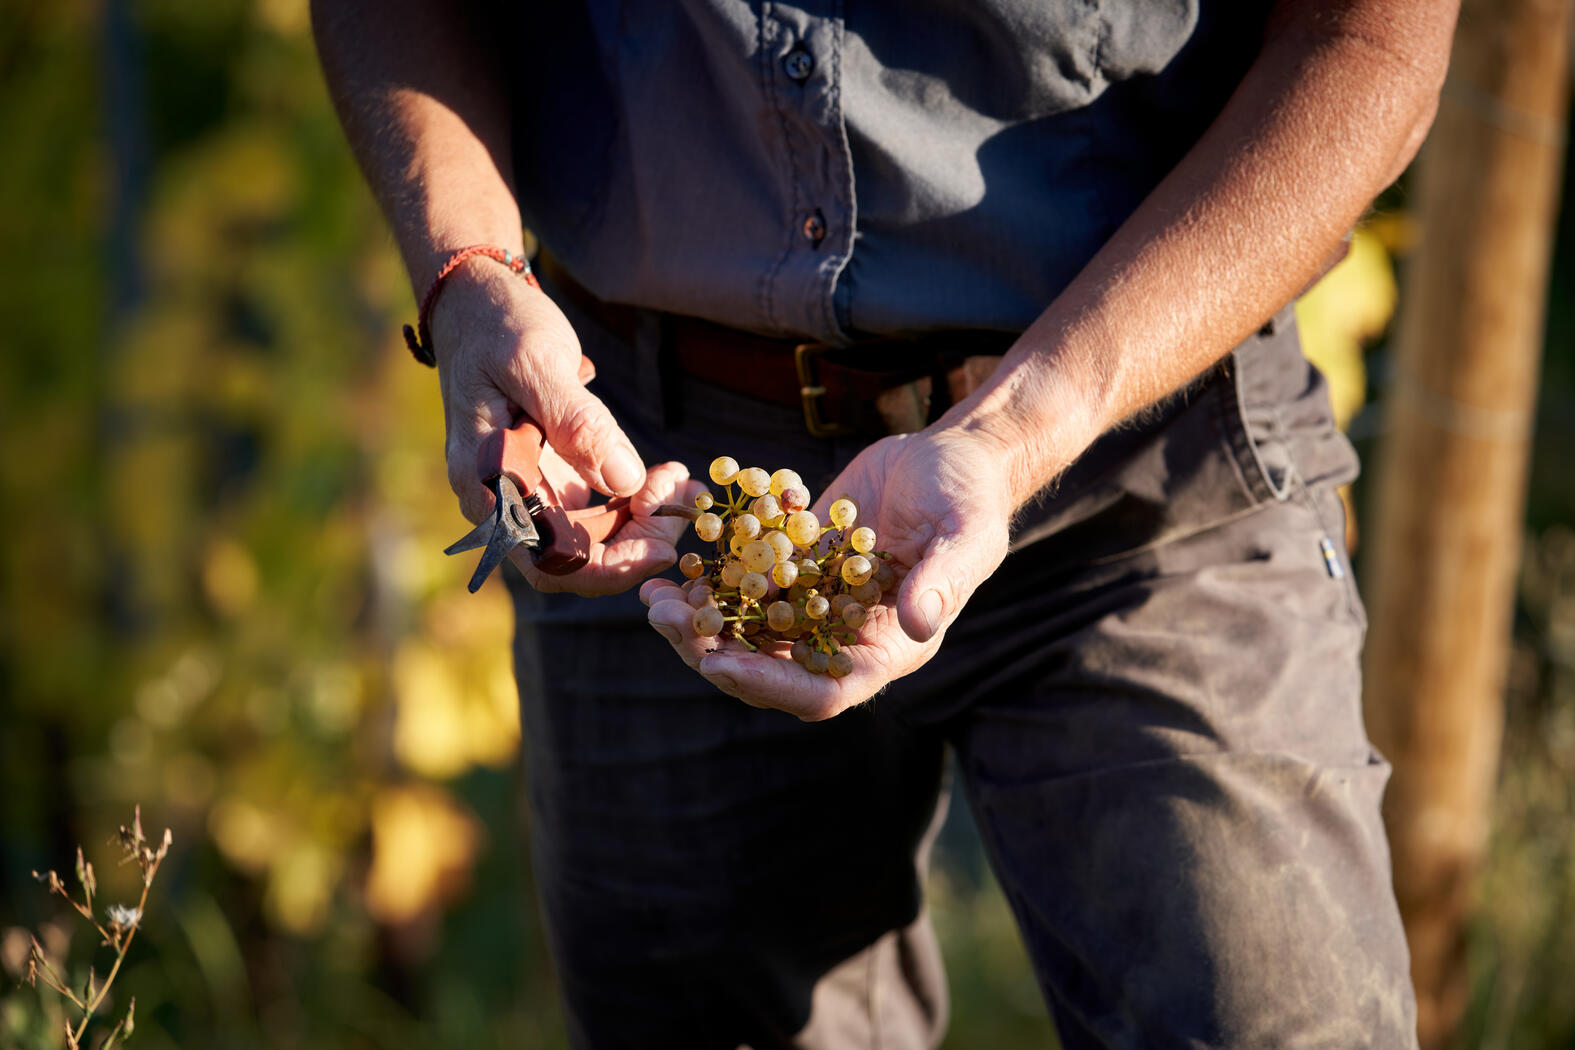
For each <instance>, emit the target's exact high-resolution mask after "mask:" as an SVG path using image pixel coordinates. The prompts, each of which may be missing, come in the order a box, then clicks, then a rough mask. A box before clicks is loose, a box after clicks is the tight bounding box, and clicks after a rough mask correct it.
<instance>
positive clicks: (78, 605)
mask: <svg viewBox="0 0 1575 1050" xmlns="http://www.w3.org/2000/svg"><path fill="white" fill-rule="evenodd" d="M0 92H3V95H0V97H3V98H4V100H5V101H4V103H3V105H0V135H3V137H4V140H5V141H7V142H10V143H13V144H15V143H21V144H25V145H24V146H23V147H22V148H13V149H12V150H11V151H10V152H9V155H8V163H7V164H5V165H0V202H3V203H0V249H3V251H4V253H5V257H6V258H7V259H8V260H10V265H9V267H8V279H7V280H6V281H5V282H0V316H3V317H4V318H5V325H4V326H3V328H0V347H3V349H4V352H3V353H0V442H3V448H4V452H5V454H4V455H3V456H0V511H3V512H4V514H5V520H6V523H7V528H6V538H7V542H6V543H5V544H3V545H0V711H3V717H4V721H3V723H0V724H3V726H4V731H3V732H0V827H3V829H4V834H3V836H0V966H3V968H4V972H5V976H6V978H7V981H8V983H9V982H14V980H15V978H16V975H17V970H16V965H15V959H16V953H15V951H14V948H15V945H16V943H17V941H16V936H17V930H18V929H19V928H20V927H21V926H31V927H33V928H35V929H40V930H41V931H42V932H43V935H44V939H45V941H46V942H49V945H48V946H49V949H50V951H51V952H52V953H55V954H57V955H61V956H63V955H65V953H66V949H67V948H68V947H69V944H68V940H69V937H70V929H69V926H68V925H66V924H64V923H62V922H60V921H59V916H58V915H57V914H56V913H55V912H53V911H52V910H51V909H50V907H49V905H48V901H47V899H46V898H45V897H44V895H43V894H41V893H40V892H38V887H37V886H36V885H34V884H33V883H32V882H31V880H30V879H28V878H27V875H26V873H27V872H29V871H30V870H32V869H34V868H37V869H46V868H49V867H59V866H60V865H62V864H64V863H66V861H67V860H68V858H69V857H70V856H71V855H72V851H73V849H74V845H75V843H76V842H78V841H80V842H82V843H84V844H86V845H87V846H88V848H89V849H88V852H89V859H90V860H92V861H94V862H96V863H97V866H98V869H99V871H100V872H101V881H102V883H103V889H102V892H103V894H104V900H105V901H119V900H125V899H128V898H133V896H134V892H135V879H134V876H133V875H132V874H131V873H128V872H126V871H125V870H124V869H117V868H116V867H115V866H114V864H113V863H111V861H112V860H113V856H114V847H113V846H112V845H111V844H110V837H111V833H112V831H113V829H114V828H115V826H116V823H117V820H118V818H119V817H120V816H121V815H123V814H124V812H125V811H126V810H127V809H128V808H129V807H130V805H131V804H132V803H134V802H140V803H142V805H143V807H144V812H145V813H147V814H148V815H149V817H150V819H153V820H155V821H157V822H158V823H159V824H160V825H161V826H162V825H163V824H169V825H171V826H172V827H173V828H174V831H175V838H176V842H177V847H176V850H175V852H174V853H173V854H172V856H171V859H170V862H169V864H168V866H167V867H166V869H165V874H164V875H163V876H162V877H161V880H160V886H159V889H158V890H157V891H156V893H157V894H159V895H161V896H160V898H159V899H158V900H157V901H156V902H154V904H153V905H151V906H150V909H149V912H150V915H149V921H148V924H147V927H146V929H145V930H144V932H143V934H142V936H140V937H139V938H138V940H137V942H136V944H135V945H133V947H132V949H131V952H130V955H129V957H128V960H127V967H126V970H125V971H124V972H123V974H122V976H121V978H120V980H119V982H118V983H117V985H116V989H115V991H116V995H117V997H118V996H120V995H122V994H124V995H135V996H136V998H137V1004H138V1009H137V1032H136V1035H135V1038H134V1042H133V1045H134V1046H138V1047H145V1048H147V1050H154V1048H159V1047H178V1046H203V1047H215V1048H230V1047H234V1048H251V1047H273V1046H290V1047H301V1048H308V1050H309V1048H314V1047H324V1048H327V1047H334V1048H340V1047H349V1048H357V1047H378V1048H399V1047H431V1046H460V1045H463V1046H467V1047H488V1046H496V1047H500V1048H501V1047H531V1048H538V1047H542V1048H547V1047H554V1046H562V1045H564V1034H563V1031H562V1023H561V1020H560V1018H559V1014H558V1010H557V1007H556V1005H555V1001H554V991H553V985H552V978H551V975H550V971H549V968H548V962H547V960H546V958H545V955H544V951H543V948H542V935H541V930H540V928H539V923H538V919H537V914H536V910H535V906H534V899H533V892H532V888H531V883H530V869H529V864H528V861H527V858H526V856H525V854H524V845H523V844H524V842H525V833H524V832H525V828H524V823H523V822H524V818H523V816H521V815H520V813H519V807H518V806H517V804H516V803H517V799H518V797H519V794H520V792H519V789H518V771H517V768H516V762H517V754H518V750H519V749H518V741H519V733H520V729H519V725H518V722H517V714H516V699H515V693H514V686H513V683H512V679H511V674H510V667H509V662H508V660H509V653H508V646H507V639H508V632H509V628H510V622H509V617H510V614H509V609H508V603H507V601H506V598H505V596H504V594H503V592H502V590H501V587H500V586H499V585H497V584H493V585H491V586H489V587H487V588H484V589H483V590H482V592H481V593H480V594H479V595H476V596H474V597H472V596H470V595H467V594H466V593H465V592H464V589H463V583H464V577H465V575H466V572H467V570H468V568H469V566H467V565H460V564H457V563H456V564H449V563H448V560H447V559H444V558H443V557H442V556H441V554H440V553H439V551H440V550H441V549H442V547H443V546H444V545H445V544H446V543H447V542H449V541H450V540H452V539H453V538H454V533H455V529H456V525H457V523H458V522H459V519H458V517H457V512H456V511H455V510H454V509H453V507H452V505H451V502H450V500H448V499H447V498H446V493H447V484H446V480H445V477H444V470H443V465H442V462H441V456H440V450H441V448H442V434H441V419H440V415H439V412H438V410H437V400H436V393H435V390H436V384H435V381H434V377H433V375H432V374H431V373H430V372H427V371H426V370H424V369H421V368H418V367H416V366H415V365H413V364H412V363H411V362H410V360H409V359H408V356H407V355H406V354H405V353H404V351H403V349H402V348H401V347H400V345H399V343H398V338H397V335H396V334H395V333H396V329H397V324H398V322H399V321H400V320H404V319H406V317H407V315H408V313H409V312H410V311H411V309H412V308H413V307H412V304H411V299H410V291H409V289H408V287H407V286H406V284H405V282H404V279H403V275H402V273H401V272H400V269H399V264H398V261H397V258H396V256H395V253H394V251H393V249H392V246H391V243H390V242H389V240H388V238H387V236H386V234H385V233H384V232H383V226H382V223H381V220H380V218H379V217H378V215H377V214H376V210H375V208H374V207H373V205H372V203H371V201H370V199H369V197H368V195H367V194H366V192H365V190H364V188H363V187H362V185H361V182H360V179H359V177H358V175H357V173H356V172H355V170H354V166H353V163H352V161H351V158H350V156H349V154H348V151H347V149H346V147H345V145H344V143H343V140H342V137H341V135H340V132H339V129H338V126H337V124H336V122H335V120H334V118H333V115H332V113H331V111H330V109H329V107H328V104H327V99H326V96H325V93H324V90H323V87H322V84H321V78H320V76H319V74H318V71H317V68H316V64H315V59H314V56H313V53H312V47H311V42H310V37H309V31H308V26H307V19H306V10H305V5H304V0H208V2H206V3H203V4H185V3H178V2H176V0H140V2H137V3H131V2H130V0H100V2H96V3H90V2H88V0H54V2H50V3H46V2H42V0H20V2H18V3H13V4H9V5H6V6H4V7H3V8H0ZM1391 233H1392V231H1391ZM1566 243H1567V242H1566ZM1402 249H1403V243H1402V241H1401V240H1398V239H1396V238H1395V237H1393V236H1390V235H1389V234H1386V233H1385V232H1384V231H1383V230H1382V229H1381V228H1374V229H1373V230H1372V231H1371V232H1370V233H1365V234H1362V235H1360V236H1359V237H1358V239H1357V241H1356V244H1355V247H1354V250H1353V253H1352V257H1351V259H1350V260H1348V262H1347V263H1346V264H1345V265H1344V266H1343V267H1342V268H1341V269H1340V270H1336V271H1335V273H1334V274H1332V275H1331V277H1330V282H1331V283H1330V285H1328V286H1327V288H1330V289H1336V286H1338V288H1337V289H1336V290H1335V291H1326V290H1320V291H1319V292H1316V293H1314V295H1313V296H1311V297H1309V299H1308V301H1307V302H1306V303H1304V304H1303V307H1302V325H1303V328H1304V330H1305V332H1306V333H1307V335H1308V341H1309V343H1310V344H1312V350H1313V352H1314V353H1325V352H1326V350H1325V348H1327V353H1328V354H1329V355H1330V356H1328V357H1327V358H1325V361H1326V364H1327V367H1328V368H1329V370H1330V371H1331V373H1332V374H1334V375H1335V376H1336V386H1337V397H1338V398H1340V400H1341V403H1342V406H1343V407H1342V411H1343V412H1350V411H1355V410H1356V406H1357V405H1359V404H1360V402H1361V400H1362V395H1361V392H1362V390H1363V388H1364V384H1365V383H1366V382H1367V380H1366V379H1365V378H1364V376H1365V375H1366V373H1364V371H1363V359H1362V356H1361V354H1360V352H1359V347H1360V346H1361V345H1362V344H1363V343H1364V341H1366V340H1369V339H1371V338H1372V337H1373V335H1374V334H1375V333H1376V331H1377V330H1378V329H1381V328H1382V326H1383V323H1384V318H1383V316H1381V315H1386V314H1387V312H1388V310H1390V309H1392V300H1393V294H1394V293H1393V285H1392V278H1391V277H1390V271H1389V265H1388V260H1387V258H1386V256H1385V251H1386V250H1387V251H1390V252H1394V251H1399V250H1402ZM1568 255H1569V252H1568V251H1567V250H1566V252H1565V254H1564V256H1561V258H1567V257H1568ZM1556 280H1558V281H1562V282H1563V287H1565V288H1568V287H1569V286H1570V283H1571V282H1570V280H1569V276H1568V274H1567V271H1565V270H1557V271H1556ZM1386 282H1387V283H1386ZM1553 301H1554V304H1555V306H1554V312H1553V315H1552V316H1551V317H1550V332H1551V333H1552V345H1553V346H1555V347H1557V348H1558V349H1557V352H1556V353H1553V354H1551V355H1550V358H1549V368H1548V375H1549V390H1550V394H1549V395H1548V396H1549V397H1552V398H1560V397H1561V398H1564V399H1565V400H1564V401H1560V402H1557V403H1558V404H1561V405H1567V404H1568V399H1569V397H1570V396H1571V395H1570V392H1571V391H1572V390H1575V367H1571V365H1570V360H1571V355H1570V350H1569V347H1570V345H1571V343H1572V342H1575V324H1572V321H1571V319H1570V318H1569V317H1568V316H1567V314H1566V313H1565V312H1561V308H1560V307H1559V305H1558V303H1559V296H1557V295H1555V297H1554V300H1553ZM1565 301H1566V302H1568V301H1575V296H1566V297H1565ZM1325 333H1327V334H1325ZM1370 360H1371V359H1370ZM1372 371H1374V372H1375V373H1377V374H1378V376H1379V379H1378V383H1379V386H1380V387H1381V373H1382V368H1381V360H1380V362H1379V366H1378V367H1376V368H1374V369H1373V370H1372ZM1364 414H1365V413H1364ZM1361 418H1362V416H1360V415H1359V416H1358V421H1359V422H1360V419H1361ZM1564 425H1565V426H1566V430H1565V431H1564V433H1566V434H1567V423H1566V424H1564ZM1555 432H1557V431H1555ZM1569 447H1571V445H1570V443H1568V442H1566V443H1565V444H1564V445H1563V448H1564V449H1566V450H1567V448H1569ZM1539 449H1542V446H1539ZM1533 479H1534V489H1533V493H1532V511H1531V521H1532V522H1533V524H1534V527H1535V529H1536V530H1537V531H1536V534H1535V535H1534V537H1533V540H1534V542H1533V543H1532V544H1531V546H1530V547H1529V548H1528V550H1530V551H1531V552H1532V553H1531V554H1530V555H1528V557H1531V558H1536V559H1543V560H1542V561H1537V562H1536V563H1535V564H1536V565H1537V566H1545V565H1552V564H1554V563H1556V564H1557V565H1559V566H1563V565H1566V561H1567V559H1568V557H1569V555H1568V550H1569V547H1570V545H1571V544H1570V541H1569V533H1568V530H1567V528H1566V529H1565V531H1564V532H1560V531H1558V530H1559V528H1561V527H1562V526H1559V525H1558V523H1559V522H1569V521H1572V520H1575V485H1571V483H1570V478H1569V474H1568V468H1567V464H1566V463H1564V462H1563V461H1562V460H1559V461H1558V462H1557V463H1555V464H1553V465H1552V466H1550V461H1549V459H1548V456H1547V454H1546V451H1545V450H1543V454H1541V455H1539V459H1538V461H1537V463H1536V464H1534V470H1533ZM434 494H442V495H444V496H445V498H434ZM1561 536H1562V537H1564V538H1563V539H1560V538H1559V537H1561ZM1561 544H1562V546H1561ZM1561 552H1562V553H1561ZM1548 559H1552V560H1551V561H1548ZM1560 559H1566V560H1560ZM1560 573H1562V575H1560ZM1553 579H1557V580H1560V581H1566V582H1563V583H1559V584H1558V588H1556V589H1555V590H1554V591H1550V590H1548V586H1549V584H1548V581H1549V580H1553ZM1572 579H1575V578H1572V577H1571V575H1570V573H1569V572H1567V571H1565V569H1558V570H1557V571H1555V570H1553V569H1546V570H1544V569H1543V568H1539V569H1538V570H1537V571H1535V572H1528V588H1530V587H1531V585H1532V583H1536V585H1537V586H1538V587H1541V588H1542V589H1541V590H1535V591H1534V592H1533V590H1531V589H1528V591H1527V595H1526V599H1525V603H1524V610H1523V615H1522V617H1521V621H1520V635H1519V642H1518V644H1519V649H1518V650H1517V652H1518V654H1519V655H1518V657H1517V663H1516V666H1517V669H1518V671H1517V684H1516V686H1515V689H1514V690H1513V691H1512V695H1511V699H1512V717H1511V725H1510V733H1509V738H1508V742H1507V745H1506V746H1507V755H1508V760H1507V761H1506V766H1505V770H1506V771H1505V790H1504V793H1503V795H1502V797H1501V800H1500V810H1501V821H1500V825H1499V832H1498V837H1497V839H1496V840H1495V846H1494V853H1493V859H1492V864H1491V868H1490V871H1489V876H1488V880H1487V882H1486V884H1485V890H1484V907H1483V910H1482V913H1481V916H1480V919H1479V922H1478V927H1477V930H1476V932H1475V951H1476V953H1477V955H1476V957H1477V958H1478V959H1479V960H1480V963H1479V966H1478V970H1479V973H1480V989H1479V994H1478V1009H1477V1010H1476V1011H1475V1013H1474V1014H1473V1024H1474V1025H1475V1028H1474V1031H1475V1032H1476V1033H1478V1034H1479V1035H1480V1036H1481V1039H1482V1044H1481V1045H1484V1046H1513V1047H1527V1048H1535V1047H1553V1046H1568V1045H1570V1043H1571V1041H1572V1039H1575V1019H1572V1016H1571V1010H1572V1008H1571V1005H1570V1001H1569V999H1568V997H1567V995H1565V994H1562V992H1561V989H1562V985H1560V984H1559V983H1558V978H1557V977H1556V976H1555V975H1556V974H1558V973H1560V972H1562V973H1567V972H1568V970H1569V967H1570V965H1571V963H1572V962H1575V960H1572V959H1571V958H1570V957H1569V956H1570V944H1571V941H1572V938H1571V936H1570V930H1571V929H1572V927H1575V888H1572V885H1571V879H1570V876H1569V873H1570V871H1571V869H1572V866H1571V864H1570V857H1569V853H1568V850H1569V848H1570V846H1569V838H1570V836H1569V828H1570V827H1571V816H1572V805H1571V799H1570V790H1571V787H1570V785H1571V783H1572V777H1571V769H1570V762H1571V758H1570V739H1571V734H1572V733H1575V713H1572V712H1575V677H1572V674H1571V667H1572V664H1571V659H1570V652H1571V646H1572V645H1575V643H1572V642H1571V635H1572V632H1575V619H1572V618H1571V616H1572V614H1571V612H1570V610H1571V608H1575V582H1570V581H1572ZM961 809H962V807H954V812H957V811H960V810H961ZM943 844H944V843H943ZM931 889H932V894H931V896H932V907H933V911H934V914H935V919H936V925H937V929H938V931H939V933H940V936H941V938H942V941H943V944H944V946H945V948H946V950H947V953H948V957H949V959H950V963H951V966H950V969H951V973H952V981H953V991H954V1003H953V1013H954V1023H953V1030H952V1034H951V1037H950V1039H949V1042H948V1045H951V1046H956V1047H959V1048H962V1047H977V1046H990V1047H999V1048H1003V1050H1010V1048H1012V1047H1017V1046H1042V1045H1044V1044H1045V1043H1046V1041H1047V1040H1048V1039H1049V1038H1050V1037H1049V1035H1048V1027H1047V1024H1046V1020H1045V1009H1044V1005H1043V1003H1042V1002H1041V1001H1040V1000H1039V998H1038V995H1037V991H1036V989H1035V986H1034V981H1033V978H1032V975H1031V973H1030V972H1029V971H1028V969H1027V965H1026V962H1025V961H1024V957H1023V952H1022V948H1021V946H1020V944H1019V942H1018V938H1017V934H1016V932H1015V929H1014V928H1013V926H1012V924H1011V921H1010V917H1009V915H1008V913H1007V910H1006V907H1005V905H1004V902H1003V901H1002V899H1001V897H1000V894H999V892H998V891H997V890H996V889H995V888H994V884H993V883H992V882H991V881H990V879H989V876H988V874H987V872H985V871H983V869H982V868H981V867H980V861H979V857H978V854H977V847H976V845H973V844H972V840H971V839H967V838H965V837H955V836H954V841H953V842H952V844H951V846H950V848H949V849H943V850H942V852H941V858H940V862H939V865H938V870H937V873H936V875H935V877H934V879H933V883H932V887H931ZM79 947H80V946H79ZM30 1004H31V1005H30ZM42 1023H43V1019H42V1015H41V1013H40V1009H39V1006H38V1000H37V999H36V997H35V998H33V999H29V998H28V997H27V996H24V995H13V994H4V995H0V1045H4V1046H8V1047H9V1046H12V1045H15V1046H19V1047H35V1046H43V1045H49V1044H48V1043H47V1040H46V1038H45V1032H44V1030H43V1029H42V1028H41V1027H40V1025H41V1024H42Z"/></svg>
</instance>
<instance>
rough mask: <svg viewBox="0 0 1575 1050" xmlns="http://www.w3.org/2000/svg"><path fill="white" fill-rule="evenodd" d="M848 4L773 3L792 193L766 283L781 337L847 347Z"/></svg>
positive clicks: (773, 67)
mask: <svg viewBox="0 0 1575 1050" xmlns="http://www.w3.org/2000/svg"><path fill="white" fill-rule="evenodd" d="M842 41H843V18H842V0H828V2H825V3H818V4H812V3H803V4H796V5H793V4H778V3H766V4H763V5H762V11H761V44H762V49H763V58H764V61H763V62H762V64H761V69H762V76H763V78H764V89H765V93H766V98H767V99H768V101H769V103H770V105H771V108H772V110H773V115H774V117H775V118H776V123H777V126H778V130H779V132H780V135H781V151H782V158H781V163H782V164H783V170H784V171H785V172H786V173H787V175H788V178H789V184H790V186H791V192H790V194H789V195H788V197H789V199H785V200H782V201H781V202H779V206H780V214H781V222H782V227H783V231H782V233H783V235H782V239H781V250H780V253H779V254H778V256H777V259H776V261H775V264H774V265H773V266H772V268H771V269H770V271H769V272H768V273H767V274H766V276H765V280H764V282H763V295H762V299H763V305H764V308H765V312H766V315H767V317H768V318H769V320H770V323H771V325H772V326H773V327H775V328H779V329H783V330H785V331H792V332H803V333H805V334H807V335H810V336H813V337H815V338H818V339H822V340H825V341H827V342H831V343H842V342H845V341H846V338H845V333H844V332H843V329H842V326H841V325H840V324H839V321H838V317H837V310H836V305H835V297H836V287H837V281H838V279H839V277H840V276H841V274H842V271H843V269H844V268H845V267H846V266H847V264H848V259H849V258H850V256H851V254H852V251H853V231H854V218H855V212H854V195H853V160H852V154H851V151H850V150H849V148H848V137H847V131H846V129H845V127H844V126H843V120H842V94H841V88H842V75H841V73H842Z"/></svg>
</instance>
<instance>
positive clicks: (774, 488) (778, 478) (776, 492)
mask: <svg viewBox="0 0 1575 1050" xmlns="http://www.w3.org/2000/svg"><path fill="white" fill-rule="evenodd" d="M803 484H804V479H803V478H800V477H799V476H798V471H796V470H789V469H788V468H787V467H783V468H782V469H781V470H779V471H777V472H776V473H774V474H772V475H771V494H772V495H773V496H780V495H782V493H783V492H785V491H787V490H788V489H791V488H799V487H800V486H802V485H803Z"/></svg>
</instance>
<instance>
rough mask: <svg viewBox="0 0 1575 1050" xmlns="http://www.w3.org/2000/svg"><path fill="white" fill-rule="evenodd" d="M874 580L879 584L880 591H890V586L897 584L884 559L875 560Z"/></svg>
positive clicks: (888, 563)
mask: <svg viewBox="0 0 1575 1050" xmlns="http://www.w3.org/2000/svg"><path fill="white" fill-rule="evenodd" d="M874 580H875V582H876V583H878V584H880V589H881V590H883V591H889V590H891V585H892V584H894V583H896V582H897V574H896V572H894V571H893V570H892V567H891V563H890V562H888V561H887V560H886V559H885V558H876V559H875V576H874Z"/></svg>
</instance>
